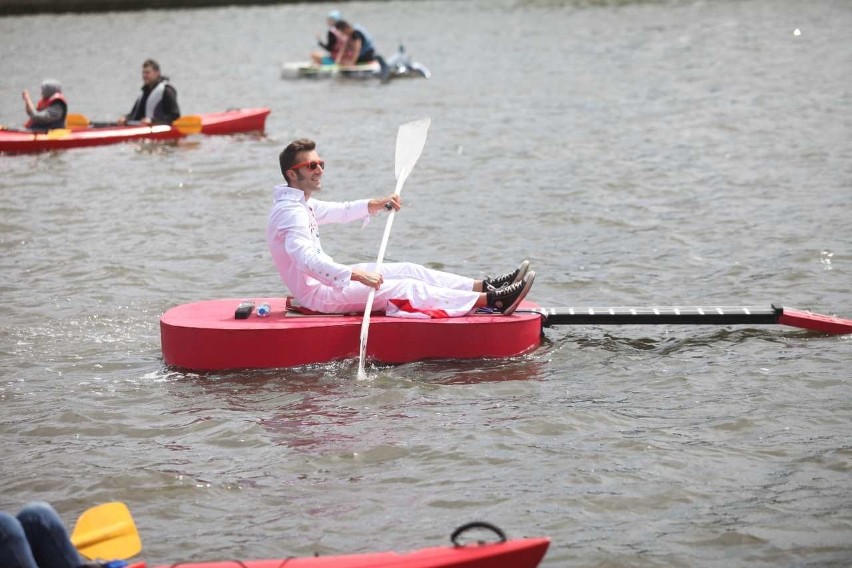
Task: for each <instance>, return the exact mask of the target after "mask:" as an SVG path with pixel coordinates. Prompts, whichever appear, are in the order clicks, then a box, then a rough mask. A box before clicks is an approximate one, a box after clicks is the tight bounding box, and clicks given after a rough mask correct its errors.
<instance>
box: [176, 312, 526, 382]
mask: <svg viewBox="0 0 852 568" xmlns="http://www.w3.org/2000/svg"><path fill="white" fill-rule="evenodd" d="M255 302H256V303H257V304H261V303H268V304H269V305H270V306H271V307H272V313H271V314H270V315H269V316H268V317H265V318H260V317H257V315H256V313H252V315H251V316H250V317H249V318H248V319H242V320H238V319H235V318H234V310H235V309H236V307H237V305H238V304H239V303H240V300H239V299H236V298H233V299H222V300H208V301H203V302H196V303H192V304H184V305H181V306H177V307H174V308H172V309H170V310H168V311H167V312H166V313H164V314H163V315H162V317H161V318H160V339H161V344H162V350H163V358H164V360H165V362H166V364H168V365H171V366H175V367H181V368H185V369H190V370H195V371H221V370H226V369H272V368H280V367H295V366H299V365H308V364H313V363H327V362H330V361H337V360H342V359H350V358H357V357H358V354H359V348H360V332H361V322H362V320H363V317H362V316H360V315H357V316H337V315H329V316H300V315H294V314H292V313H288V312H287V311H286V310H285V307H286V299H284V298H255ZM522 307H524V308H536V307H538V306H536V305H535V304H532V303H530V302H524V303H523V304H522ZM541 319H542V318H541V316H540V315H539V314H535V313H515V314H513V315H511V316H501V315H497V316H492V315H471V316H465V317H460V318H446V319H408V318H397V317H387V316H378V315H376V316H371V318H370V335H369V341H368V342H367V358H368V359H369V360H371V361H377V362H381V363H410V362H413V361H421V360H425V359H482V358H505V357H513V356H516V355H521V354H523V353H526V352H528V351H530V350H531V349H534V348H535V347H537V346H538V345H539V343H540V341H541V328H542V324H541Z"/></svg>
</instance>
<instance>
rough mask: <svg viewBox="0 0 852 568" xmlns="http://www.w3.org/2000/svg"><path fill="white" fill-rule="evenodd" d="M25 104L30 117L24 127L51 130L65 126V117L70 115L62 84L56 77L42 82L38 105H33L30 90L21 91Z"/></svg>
mask: <svg viewBox="0 0 852 568" xmlns="http://www.w3.org/2000/svg"><path fill="white" fill-rule="evenodd" d="M21 96H22V97H23V99H24V106H25V110H26V112H27V114H28V115H29V117H30V119H29V120H28V121H27V123H26V124H25V125H24V128H28V129H30V130H42V131H43V130H50V129H51V128H65V117H66V116H68V101H66V100H65V95H63V94H62V85H61V84H60V83H59V81H56V80H54V79H46V80H45V81H43V82H42V83H41V99H40V100H39V101H38V105H33V100H32V99H31V98H30V93H29V91H26V90H25V91H24V92H23V93H21Z"/></svg>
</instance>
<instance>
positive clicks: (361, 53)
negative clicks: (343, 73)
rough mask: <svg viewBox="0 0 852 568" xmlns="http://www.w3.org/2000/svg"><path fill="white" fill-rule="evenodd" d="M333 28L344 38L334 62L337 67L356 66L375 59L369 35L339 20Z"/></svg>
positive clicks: (361, 29) (361, 28) (359, 28)
mask: <svg viewBox="0 0 852 568" xmlns="http://www.w3.org/2000/svg"><path fill="white" fill-rule="evenodd" d="M334 27H335V28H337V30H338V31H339V32H340V33H342V34H343V36H344V37H345V38H346V40H345V42H344V44H343V47H342V49H341V50H340V52H339V53H338V54H337V58H336V59H335V62H336V63H337V64H338V65H357V64H358V63H369V62H370V61H373V60H375V59H376V48H375V45H374V44H373V40H372V38H370V34H368V33H367V30H365V29H364V28H363V27H361V26H358V25H356V26H354V27H353V26H351V25H350V24H349V23H348V22H347V21H346V20H340V21H339V22H337V23H336V24H334Z"/></svg>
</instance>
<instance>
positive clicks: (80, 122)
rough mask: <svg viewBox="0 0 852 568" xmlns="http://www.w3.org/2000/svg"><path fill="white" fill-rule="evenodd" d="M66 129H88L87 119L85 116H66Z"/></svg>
mask: <svg viewBox="0 0 852 568" xmlns="http://www.w3.org/2000/svg"><path fill="white" fill-rule="evenodd" d="M65 126H66V128H88V127H89V119H88V118H87V117H86V115H85V114H68V115H67V116H66V117H65Z"/></svg>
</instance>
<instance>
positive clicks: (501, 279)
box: [482, 260, 530, 292]
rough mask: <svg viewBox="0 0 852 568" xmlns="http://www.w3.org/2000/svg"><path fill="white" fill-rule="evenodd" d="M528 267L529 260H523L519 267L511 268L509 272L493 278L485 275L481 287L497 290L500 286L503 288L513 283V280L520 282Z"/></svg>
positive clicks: (487, 289) (486, 289)
mask: <svg viewBox="0 0 852 568" xmlns="http://www.w3.org/2000/svg"><path fill="white" fill-rule="evenodd" d="M529 269H530V261H528V260H525V261H523V262H522V263H521V265H520V266H519V267H517V268H516V269H514V270H512V271H511V272H507V273H506V274H501V275H500V276H496V277H494V278H491V277H486V278H485V280H483V281H482V284H483V289H484V290H485V291H486V292H488V291H489V290H498V289H500V288H503V287H504V286H508V285H510V284H514V283H515V282H520V281H521V280H523V279H524V276H526V275H527V270H529Z"/></svg>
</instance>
